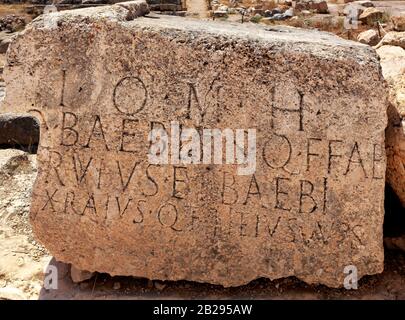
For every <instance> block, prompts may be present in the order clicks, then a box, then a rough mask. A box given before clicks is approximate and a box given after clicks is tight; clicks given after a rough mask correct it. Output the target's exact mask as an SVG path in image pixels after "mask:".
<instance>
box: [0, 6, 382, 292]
mask: <svg viewBox="0 0 405 320" xmlns="http://www.w3.org/2000/svg"><path fill="white" fill-rule="evenodd" d="M147 11H148V9H147V7H145V6H144V3H142V2H133V3H125V4H118V5H113V6H109V7H103V8H90V9H83V10H75V11H64V12H61V13H54V14H51V15H49V16H45V17H40V18H38V19H36V20H35V21H34V22H33V23H32V24H31V25H30V26H29V27H28V28H27V29H26V30H25V31H24V32H23V33H22V34H21V35H20V36H19V37H18V38H17V40H16V41H15V42H14V43H12V45H11V47H10V49H9V52H8V58H7V59H8V60H7V67H6V70H5V79H6V81H7V91H6V98H5V102H4V103H3V105H2V107H1V111H2V112H3V111H4V112H6V111H8V112H15V113H23V112H24V113H25V112H28V113H31V114H33V115H35V116H36V117H37V118H38V119H39V120H40V121H41V137H40V147H39V154H38V164H39V172H38V177H37V180H36V183H35V188H34V192H33V195H32V208H31V222H32V225H33V228H34V231H35V234H36V236H37V237H38V239H39V240H40V241H41V242H42V243H43V244H44V245H45V246H46V247H47V248H48V249H49V250H50V252H51V253H52V254H53V255H55V257H56V258H57V259H58V260H62V261H65V262H69V263H72V264H73V265H74V266H75V267H77V268H79V269H83V270H88V271H99V272H107V273H109V274H112V275H134V276H140V277H147V278H151V279H162V280H165V279H170V280H178V279H187V280H193V281H199V282H209V283H214V284H221V285H224V286H237V285H243V284H246V283H248V282H249V281H251V280H253V279H256V278H258V277H268V278H271V279H275V278H280V277H288V276H296V277H298V278H300V279H302V280H304V281H306V282H308V283H322V284H326V285H328V286H332V287H339V286H343V281H344V278H345V276H346V274H345V273H344V270H345V267H346V266H355V267H356V268H357V271H358V276H359V277H361V276H363V275H367V274H375V273H379V272H381V271H382V269H383V246H382V225H383V215H384V209H383V198H384V181H385V180H384V175H385V165H386V160H385V151H384V129H385V127H386V96H385V90H384V85H383V81H382V77H381V73H380V68H379V64H378V60H377V58H376V55H375V53H374V51H373V49H371V48H370V47H368V46H365V45H362V44H358V43H354V42H349V41H345V40H342V39H340V38H338V37H335V36H333V35H331V34H327V33H320V32H316V31H305V30H300V29H294V28H281V27H280V28H278V27H277V28H275V27H272V28H270V27H260V26H248V25H240V24H232V23H221V22H202V21H197V20H188V19H184V18H178V17H169V16H167V17H165V16H153V15H150V16H147V17H138V18H135V17H137V16H140V15H143V14H145V13H147ZM153 129H159V130H160V132H161V131H162V130H163V131H164V132H166V133H167V136H166V138H167V139H166V140H160V142H164V143H165V146H166V147H167V149H165V150H164V151H165V152H167V151H168V159H169V162H168V163H156V162H153V161H150V158H149V157H148V154H150V152H151V147H152V146H155V147H156V145H154V143H157V141H152V140H151V139H150V137H151V136H150V132H151V130H153ZM177 129H178V130H177ZM209 129H211V130H214V129H217V130H219V131H220V133H221V134H224V135H225V133H227V134H235V137H236V135H237V133H238V132H239V133H240V132H242V137H243V138H245V134H246V137H248V134H249V132H250V133H251V134H252V135H251V137H253V136H254V137H255V139H254V140H255V141H253V140H252V141H253V142H254V144H253V146H254V147H255V149H254V150H255V152H254V153H251V155H254V157H253V158H249V159H250V160H251V161H250V162H249V163H246V165H244V164H241V163H238V162H232V161H231V160H232V159H231V160H230V161H225V160H224V159H220V158H215V157H214V156H213V157H211V159H209V156H208V155H209V152H208V150H211V148H204V147H201V146H200V148H199V149H198V147H196V149H190V150H188V151H187V149H185V148H187V146H188V147H189V146H190V144H188V143H187V141H186V140H187V139H183V140H182V141H180V143H179V142H178V141H179V139H177V138H178V137H177V136H176V135H177V134H179V135H180V138H181V137H183V138H184V135H185V133H187V132H188V133H190V132H192V133H193V132H194V133H195V132H197V133H198V134H199V137H200V138H201V139H200V140H201V141H202V140H204V136H205V134H206V133H207V132H208V133H209V132H210V131H205V133H204V134H203V132H204V130H209ZM238 130H239V131H238ZM179 132H180V133H179ZM183 133H184V134H183ZM247 139H248V138H246V140H247ZM242 140H243V141H245V139H242ZM193 141H194V142H196V140H193ZM197 141H198V139H197ZM249 141H251V140H249ZM227 142H228V140H227ZM246 145H247V143H246ZM205 146H207V145H205ZM211 147H212V145H211ZM226 147H229V148H230V149H229V150H228V151H229V152H231V151H230V150H234V149H232V148H234V147H235V144H234V145H232V144H230V145H229V146H228V145H227V146H226V144H225V140H224V144H223V150H224V154H225V149H226ZM240 147H241V146H240V144H236V149H237V150H236V152H238V150H240ZM162 150H163V149H162ZM246 150H248V151H249V150H250V151H252V150H253V149H246V148H245V149H244V150H242V154H244V155H246V154H245V153H244V151H246ZM190 153H191V154H192V155H193V156H194V158H192V160H193V161H189V162H188V163H187V161H184V157H186V156H187V155H189V154H190ZM196 154H197V156H196ZM181 156H182V158H181V159H180V160H179V157H181ZM189 160H190V159H189ZM190 162H191V163H190ZM249 166H250V167H249ZM248 167H249V168H250V169H249V168H248ZM244 168H245V169H246V170H244ZM252 169H253V170H252Z"/></svg>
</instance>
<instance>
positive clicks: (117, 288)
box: [113, 282, 121, 290]
mask: <svg viewBox="0 0 405 320" xmlns="http://www.w3.org/2000/svg"><path fill="white" fill-rule="evenodd" d="M120 288H121V283H119V282H114V285H113V289H114V290H119V289H120Z"/></svg>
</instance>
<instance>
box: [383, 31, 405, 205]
mask: <svg viewBox="0 0 405 320" xmlns="http://www.w3.org/2000/svg"><path fill="white" fill-rule="evenodd" d="M398 33H400V32H398ZM402 33H404V32H402ZM377 54H378V55H379V57H380V59H381V68H382V73H383V76H384V78H385V80H386V81H387V83H388V86H389V107H388V112H387V113H388V126H387V130H386V138H385V146H386V154H387V175H386V178H387V182H388V183H389V184H390V185H391V187H392V188H393V190H394V191H395V193H396V194H397V196H398V197H399V199H400V200H401V203H402V205H403V206H404V208H405V128H404V124H405V122H404V120H403V119H405V50H404V49H403V48H401V47H399V46H391V45H383V46H382V47H380V48H378V49H377Z"/></svg>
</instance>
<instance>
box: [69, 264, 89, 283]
mask: <svg viewBox="0 0 405 320" xmlns="http://www.w3.org/2000/svg"><path fill="white" fill-rule="evenodd" d="M93 275H94V272H89V271H85V270H79V269H77V268H76V267H75V266H73V265H72V266H71V267H70V277H71V278H72V281H73V282H75V283H79V282H82V281H86V280H88V279H90V278H91V277H93Z"/></svg>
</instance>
